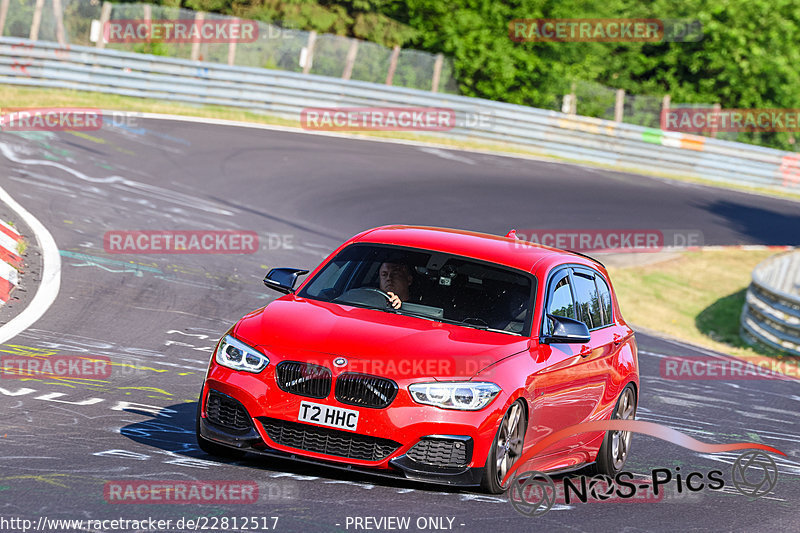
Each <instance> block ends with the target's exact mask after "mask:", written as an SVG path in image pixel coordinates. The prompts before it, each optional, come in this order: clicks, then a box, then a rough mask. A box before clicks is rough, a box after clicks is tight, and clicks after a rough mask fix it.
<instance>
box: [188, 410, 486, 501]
mask: <svg viewBox="0 0 800 533" xmlns="http://www.w3.org/2000/svg"><path fill="white" fill-rule="evenodd" d="M200 435H201V436H202V437H203V438H205V439H207V440H210V441H213V442H215V443H217V444H222V445H224V446H228V447H230V448H234V449H237V450H242V451H246V452H250V453H253V454H257V455H261V456H265V457H270V458H277V459H286V460H290V461H296V462H300V463H306V464H313V465H323V466H326V467H328V468H335V469H338V470H345V471H348V472H357V473H362V474H367V475H372V476H380V477H388V478H392V479H409V480H412V481H420V482H425V483H434V484H438V485H450V486H460V487H477V486H479V485H480V484H481V480H482V476H483V469H482V468H471V467H465V468H442V467H439V468H437V467H434V466H430V465H425V464H421V463H418V462H416V461H414V460H413V459H411V458H409V457H407V456H405V455H402V456H400V457H395V458H393V459H390V460H389V465H390V466H391V467H392V468H366V467H359V466H353V465H351V464H343V463H340V462H334V461H327V460H324V459H315V458H313V457H310V456H306V455H304V454H303V452H302V451H301V450H298V452H297V453H290V452H285V451H281V450H276V449H273V448H270V447H269V446H268V445H267V444H265V443H264V441H263V440H262V439H261V436H260V435H259V434H258V432H256V430H255V429H254V428H252V429H250V430H249V431H247V432H245V433H239V432H231V431H230V430H228V429H227V428H223V427H221V426H218V425H216V424H214V423H212V422H209V421H208V420H207V419H205V418H201V419H200Z"/></svg>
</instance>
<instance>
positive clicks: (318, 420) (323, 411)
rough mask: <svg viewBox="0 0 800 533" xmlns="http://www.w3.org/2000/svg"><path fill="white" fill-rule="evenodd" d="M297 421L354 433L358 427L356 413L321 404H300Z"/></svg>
mask: <svg viewBox="0 0 800 533" xmlns="http://www.w3.org/2000/svg"><path fill="white" fill-rule="evenodd" d="M297 420H299V421H300V422H313V423H314V424H320V425H322V426H328V427H332V428H338V429H346V430H348V431H355V430H356V427H358V411H354V410H353V409H342V408H341V407H332V406H330V405H323V404H321V403H312V402H300V413H298V415H297Z"/></svg>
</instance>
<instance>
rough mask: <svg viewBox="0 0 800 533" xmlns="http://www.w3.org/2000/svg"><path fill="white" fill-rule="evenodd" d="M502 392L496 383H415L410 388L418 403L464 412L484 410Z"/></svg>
mask: <svg viewBox="0 0 800 533" xmlns="http://www.w3.org/2000/svg"><path fill="white" fill-rule="evenodd" d="M501 390H502V389H500V387H499V386H497V385H495V384H494V383H488V382H485V383H473V382H471V381H464V382H441V383H414V384H412V385H409V386H408V391H409V392H410V393H411V398H413V399H414V401H415V402H417V403H423V404H425V405H435V406H436V407H442V408H443V409H461V410H464V411H477V410H479V409H483V408H484V407H486V406H487V405H489V403H490V402H491V401H492V400H494V397H495V396H497V395H498V394H500V391H501Z"/></svg>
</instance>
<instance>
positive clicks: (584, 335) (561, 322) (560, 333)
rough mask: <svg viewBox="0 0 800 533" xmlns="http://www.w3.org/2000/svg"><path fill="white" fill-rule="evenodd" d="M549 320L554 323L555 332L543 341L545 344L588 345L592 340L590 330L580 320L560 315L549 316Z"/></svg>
mask: <svg viewBox="0 0 800 533" xmlns="http://www.w3.org/2000/svg"><path fill="white" fill-rule="evenodd" d="M547 318H549V319H550V320H552V321H553V332H552V333H551V334H550V335H546V336H545V337H544V338H543V339H542V342H544V343H545V344H557V343H576V344H577V343H580V344H586V343H587V342H589V341H590V340H591V338H592V336H591V334H590V333H589V328H588V327H586V324H584V323H583V322H581V321H580V320H575V319H574V318H568V317H565V316H558V315H547Z"/></svg>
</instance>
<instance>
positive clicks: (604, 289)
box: [594, 276, 614, 326]
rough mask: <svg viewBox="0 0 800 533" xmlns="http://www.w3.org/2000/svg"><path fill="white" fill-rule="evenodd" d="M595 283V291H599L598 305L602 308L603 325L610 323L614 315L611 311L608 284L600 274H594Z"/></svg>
mask: <svg viewBox="0 0 800 533" xmlns="http://www.w3.org/2000/svg"><path fill="white" fill-rule="evenodd" d="M594 280H595V282H596V283H597V292H598V293H600V307H602V308H603V325H604V326H606V325H608V324H612V323H613V322H614V315H613V313H612V311H611V291H609V290H608V285H607V284H606V282H605V280H604V279H603V277H602V276H595V277H594Z"/></svg>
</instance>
